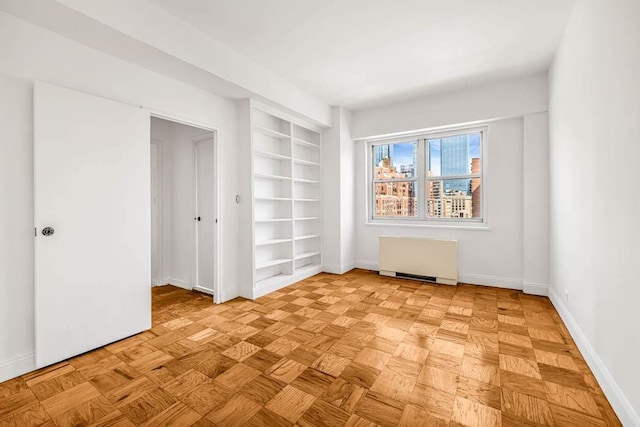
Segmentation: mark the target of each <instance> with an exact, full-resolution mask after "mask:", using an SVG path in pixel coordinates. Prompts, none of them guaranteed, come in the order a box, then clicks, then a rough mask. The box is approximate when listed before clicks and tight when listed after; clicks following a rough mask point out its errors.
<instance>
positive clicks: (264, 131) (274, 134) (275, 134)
mask: <svg viewBox="0 0 640 427" xmlns="http://www.w3.org/2000/svg"><path fill="white" fill-rule="evenodd" d="M253 130H255V131H257V132H260V133H261V134H263V135H267V136H272V137H274V138H278V139H289V138H291V137H290V136H289V135H287V134H286V133H282V132H278V131H277V130H273V129H269V128H265V127H262V126H254V127H253Z"/></svg>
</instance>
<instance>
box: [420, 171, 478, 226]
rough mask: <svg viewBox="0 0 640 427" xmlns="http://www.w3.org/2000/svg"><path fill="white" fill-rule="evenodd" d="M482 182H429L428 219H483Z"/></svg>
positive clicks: (465, 180) (443, 180)
mask: <svg viewBox="0 0 640 427" xmlns="http://www.w3.org/2000/svg"><path fill="white" fill-rule="evenodd" d="M481 181H482V180H481V179H480V178H473V179H436V180H428V181H427V191H426V192H427V217H428V218H482V206H481V202H482V197H481V194H482V193H481V191H482V185H481V184H482V182H481Z"/></svg>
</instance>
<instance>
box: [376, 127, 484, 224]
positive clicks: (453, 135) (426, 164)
mask: <svg viewBox="0 0 640 427" xmlns="http://www.w3.org/2000/svg"><path fill="white" fill-rule="evenodd" d="M485 133H486V132H485V130H484V129H474V130H463V131H462V130H461V131H454V132H447V133H439V134H426V135H423V136H420V137H411V138H406V139H403V140H398V139H394V140H384V141H376V142H372V143H370V150H371V151H370V154H371V162H370V166H371V169H370V174H369V176H370V177H371V190H372V191H371V215H370V217H371V218H372V219H407V220H423V221H429V220H434V221H443V220H448V221H476V222H479V221H482V220H483V209H482V208H483V206H482V147H483V142H484V139H485Z"/></svg>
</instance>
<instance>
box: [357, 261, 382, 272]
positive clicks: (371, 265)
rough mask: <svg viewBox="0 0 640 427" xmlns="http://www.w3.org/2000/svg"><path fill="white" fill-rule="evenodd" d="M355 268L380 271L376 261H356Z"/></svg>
mask: <svg viewBox="0 0 640 427" xmlns="http://www.w3.org/2000/svg"><path fill="white" fill-rule="evenodd" d="M354 268H362V269H363V270H373V271H378V270H380V269H379V268H378V263H377V262H375V261H362V260H360V261H356V262H355V266H354Z"/></svg>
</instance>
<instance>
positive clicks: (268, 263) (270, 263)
mask: <svg viewBox="0 0 640 427" xmlns="http://www.w3.org/2000/svg"><path fill="white" fill-rule="evenodd" d="M291 261H293V260H292V259H291V258H278V259H272V260H269V261H263V262H261V263H260V264H256V269H260V268H267V267H273V266H275V265H280V264H285V263H287V262H291Z"/></svg>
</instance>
